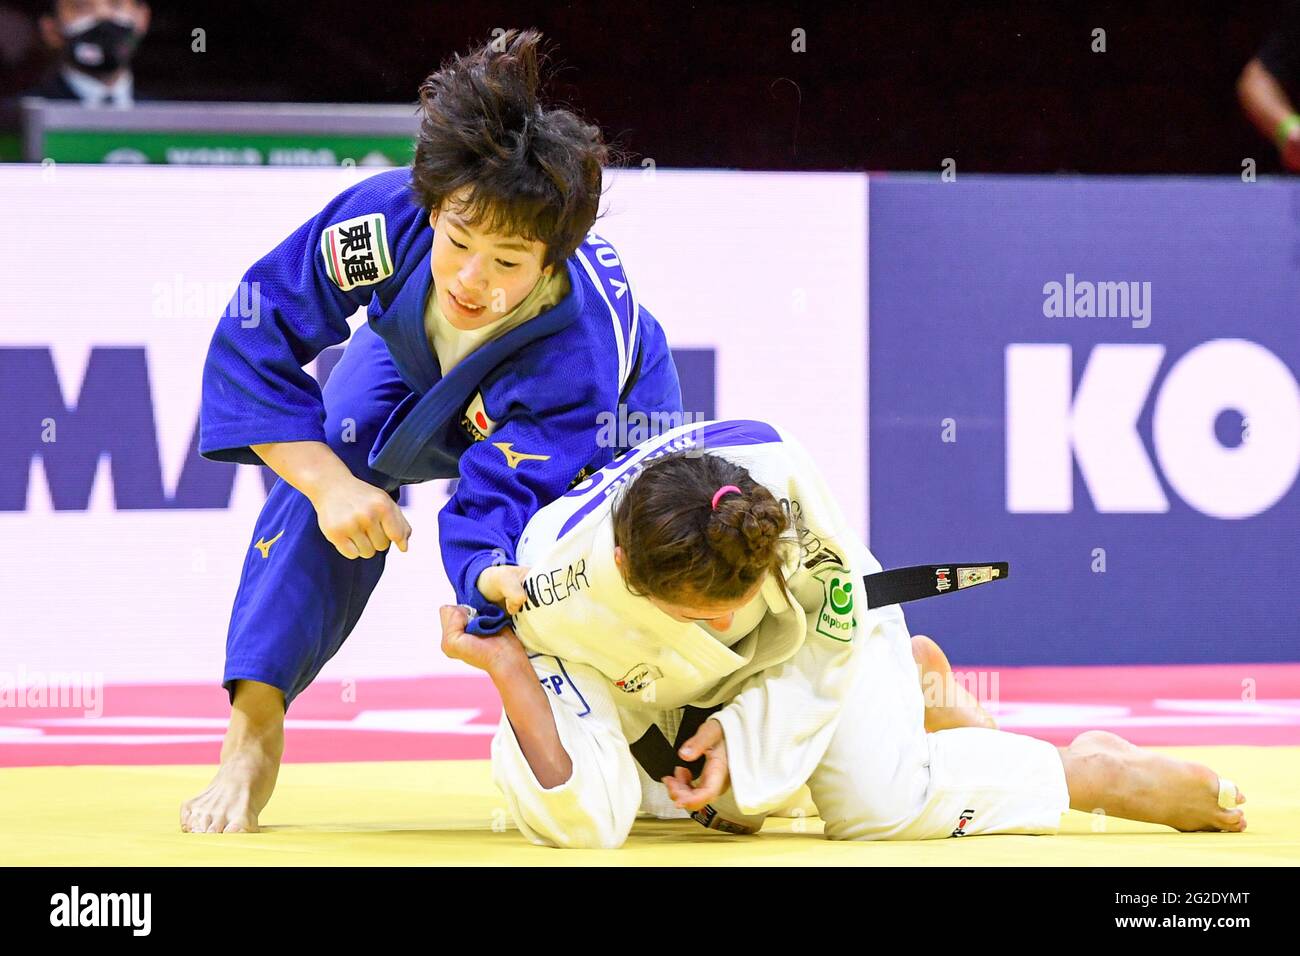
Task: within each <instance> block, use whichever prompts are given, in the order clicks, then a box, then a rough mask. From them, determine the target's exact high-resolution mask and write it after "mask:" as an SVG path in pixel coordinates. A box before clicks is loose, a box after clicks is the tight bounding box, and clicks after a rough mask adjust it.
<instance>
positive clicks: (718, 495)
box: [713, 485, 744, 511]
mask: <svg viewBox="0 0 1300 956" xmlns="http://www.w3.org/2000/svg"><path fill="white" fill-rule="evenodd" d="M728 491H734V492H735V493H736V494H738V495H743V494H744V492H743V491H741V490H740V489H739V488H737V487H736V486H735V485H723V486H722V487H721V488H719V489H718V490H717V491H715V492H714V493H713V510H714V511H717V510H718V499H719V498H721V497H722V496H723V495H725V494H726V493H727V492H728Z"/></svg>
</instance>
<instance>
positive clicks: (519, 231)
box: [411, 30, 611, 268]
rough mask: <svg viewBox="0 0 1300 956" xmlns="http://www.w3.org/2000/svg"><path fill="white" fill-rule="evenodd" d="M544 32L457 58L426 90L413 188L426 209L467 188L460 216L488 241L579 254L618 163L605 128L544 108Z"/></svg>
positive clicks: (557, 254) (508, 38)
mask: <svg viewBox="0 0 1300 956" xmlns="http://www.w3.org/2000/svg"><path fill="white" fill-rule="evenodd" d="M541 42H542V35H541V33H539V32H538V31H536V30H524V31H522V32H521V31H518V30H508V31H506V32H505V33H503V34H502V35H500V36H498V37H496V38H495V39H493V40H491V41H489V42H488V43H486V44H484V45H483V46H482V47H479V48H478V49H476V50H474V51H472V52H471V53H468V54H466V55H463V56H462V55H460V54H455V55H453V56H451V57H450V58H449V59H447V60H445V61H444V62H443V64H442V66H441V67H440V68H439V69H438V70H437V72H435V73H433V74H431V75H430V76H429V77H428V78H427V79H426V80H425V81H424V82H423V83H422V84H420V113H421V120H420V135H419V139H418V141H417V143H416V148H415V160H414V162H413V163H412V169H411V188H412V190H413V191H414V192H415V195H416V197H417V199H418V201H419V202H420V204H421V205H422V206H423V207H424V208H425V209H427V210H435V209H440V208H442V204H443V201H444V200H445V199H446V198H447V197H449V196H453V195H455V194H457V193H458V192H459V191H460V190H461V189H463V188H465V187H468V188H469V190H470V192H469V195H468V197H467V201H466V202H465V204H464V205H463V206H461V207H459V208H458V210H457V211H458V213H459V214H460V215H462V216H463V217H464V218H465V219H466V221H468V222H469V223H471V224H472V225H475V226H479V227H481V228H483V229H485V230H486V231H488V232H493V233H500V234H503V235H512V236H521V237H523V238H524V239H526V240H538V241H541V242H543V243H545V245H546V256H545V261H544V262H543V263H542V265H543V268H545V267H546V266H550V265H554V264H556V263H559V262H563V261H564V260H565V259H567V258H568V257H569V256H571V255H573V252H574V250H575V249H577V248H578V246H579V245H580V244H581V243H582V241H583V239H584V237H585V236H586V234H587V231H588V230H589V229H591V227H592V225H593V224H594V223H595V221H596V217H597V215H598V207H599V204H600V190H601V169H602V167H603V166H605V165H606V164H607V163H608V162H609V160H610V157H611V148H610V147H609V146H607V145H606V144H605V142H604V139H603V137H602V135H601V132H600V129H599V127H597V126H595V125H592V124H589V123H586V122H584V121H583V120H582V119H581V118H579V117H578V116H577V115H575V114H574V113H573V112H571V111H569V110H567V109H548V108H546V107H545V106H543V104H542V103H541V102H540V101H539V98H538V91H539V89H540V87H541V86H542V83H543V70H544V67H545V66H546V61H547V57H546V55H545V53H544V51H542V49H541Z"/></svg>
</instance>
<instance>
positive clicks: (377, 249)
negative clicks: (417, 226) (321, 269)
mask: <svg viewBox="0 0 1300 956" xmlns="http://www.w3.org/2000/svg"><path fill="white" fill-rule="evenodd" d="M320 254H321V257H322V258H323V259H324V260H325V271H326V272H327V273H328V274H329V277H330V280H331V281H333V283H334V284H335V285H336V286H338V287H339V288H340V289H342V290H343V291H344V292H347V291H348V290H349V289H355V288H356V287H357V286H362V285H374V284H375V283H376V282H382V281H383V280H384V279H387V278H388V277H389V276H390V275H392V274H393V257H392V255H391V254H390V253H389V251H388V229H387V227H386V224H385V223H384V214H383V213H381V212H375V213H371V214H370V215H368V216H357V217H356V218H355V219H346V220H344V221H343V222H336V223H334V225H332V226H330V227H329V228H328V229H326V230H325V231H324V232H323V233H321V237H320Z"/></svg>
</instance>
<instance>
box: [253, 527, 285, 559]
mask: <svg viewBox="0 0 1300 956" xmlns="http://www.w3.org/2000/svg"><path fill="white" fill-rule="evenodd" d="M283 537H284V532H283V531H281V532H280V533H279V534H277V535H276V536H275V537H274V538H272V539H271V540H270V541H267V540H266V539H265V538H258V539H257V540H256V541H254V542H253V547H255V548H256V549H257V550H258V551H261V552H262V560H263V561H265V560H266V559H267V558H269V557H270V556H271V545H273V544H275V543H276V542H277V541H279V540H280V539H281V538H283Z"/></svg>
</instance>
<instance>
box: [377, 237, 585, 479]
mask: <svg viewBox="0 0 1300 956" xmlns="http://www.w3.org/2000/svg"><path fill="white" fill-rule="evenodd" d="M565 268H567V269H568V272H569V288H570V290H571V291H570V293H569V295H567V296H565V298H564V299H563V301H561V302H560V303H559V304H558V305H556V306H555V308H553V309H548V310H547V311H545V312H543V313H541V314H540V315H538V316H537V317H536V318H533V319H529V320H528V321H527V322H525V323H523V324H522V325H518V326H516V327H515V328H513V329H511V330H510V331H509V332H507V333H505V334H504V335H502V336H501V337H500V338H496V339H493V340H492V341H491V342H488V343H487V344H486V345H483V346H482V347H481V348H478V349H476V350H475V351H474V352H472V353H470V355H468V356H467V357H466V358H465V359H463V360H462V361H461V362H460V363H459V364H458V365H457V366H456V367H455V368H453V369H452V370H451V372H450V373H448V374H447V375H445V376H444V375H442V374H441V371H440V370H439V368H438V362H437V359H436V358H435V356H434V354H433V349H432V348H431V347H430V346H429V340H428V338H427V337H426V336H425V332H424V306H425V301H426V299H427V298H428V292H429V287H430V286H431V285H432V282H433V278H432V273H431V272H430V269H429V267H428V265H427V263H426V265H425V267H424V269H423V275H422V277H420V278H419V279H418V281H411V282H408V283H407V284H406V286H405V287H404V288H403V289H402V291H401V293H399V294H398V295H397V297H396V298H395V299H394V300H393V303H392V305H391V306H390V307H389V308H388V310H387V313H386V314H385V315H384V316H383V317H382V318H380V319H377V320H376V329H375V331H377V332H379V334H380V335H382V336H383V338H384V339H385V341H386V342H388V346H389V351H391V352H392V353H393V361H394V364H396V365H397V366H398V371H399V372H400V373H401V374H402V377H403V378H404V379H406V381H407V384H408V385H411V386H412V387H413V388H414V390H415V391H424V394H423V395H422V396H421V397H420V399H419V400H418V401H417V402H415V404H414V405H413V406H412V407H411V408H410V410H409V411H408V412H406V414H405V417H404V418H403V420H402V422H401V423H400V424H399V425H397V427H396V428H394V429H393V430H392V431H391V433H390V434H389V435H388V437H387V438H386V439H384V440H383V445H382V447H377V448H374V449H371V452H370V465H371V467H373V468H375V469H377V470H379V471H382V472H384V473H385V474H388V475H392V476H393V477H394V478H407V479H415V480H423V479H426V478H428V477H430V475H429V474H426V472H427V471H428V469H425V468H419V467H416V464H417V460H418V459H419V458H420V456H421V453H422V452H423V451H424V449H425V446H426V445H428V444H429V443H430V442H431V441H434V440H436V439H437V438H438V437H439V436H440V434H441V432H442V429H443V428H444V426H445V425H446V422H447V419H448V418H449V417H451V416H452V415H454V414H456V413H457V412H459V411H460V410H461V409H462V408H463V407H464V406H465V405H466V404H467V403H468V402H469V399H470V396H471V395H472V393H473V392H474V390H475V389H476V388H478V387H479V386H480V384H481V383H482V381H483V379H484V378H485V377H486V376H487V375H488V374H489V373H490V372H491V371H492V370H493V369H494V368H496V367H497V366H498V365H500V364H501V363H502V362H504V361H506V360H508V359H509V358H510V356H512V355H513V354H514V353H516V352H518V351H520V350H521V349H522V348H524V347H525V346H526V345H528V344H529V343H531V342H534V341H536V340H537V339H540V338H544V337H545V336H548V335H552V334H554V333H556V332H558V331H560V330H561V329H563V328H565V327H566V326H568V325H570V324H572V323H573V322H574V321H576V320H577V319H578V317H579V316H580V315H581V314H582V310H583V306H584V303H585V299H586V294H585V287H584V284H583V278H582V276H581V274H580V271H579V268H578V266H576V265H575V264H574V260H573V259H572V258H570V259H568V260H566V261H565ZM408 290H410V291H409V294H408ZM372 317H373V313H372ZM380 323H383V325H384V326H385V327H384V328H380ZM398 349H400V350H401V351H402V353H403V354H402V356H401V357H400V358H399V357H398ZM408 376H409V377H408ZM425 383H428V384H427V385H426V384H425ZM418 386H424V388H423V389H422V388H420V387H418ZM403 404H405V403H403ZM399 411H400V409H399ZM385 431H387V429H385ZM381 438H382V436H381Z"/></svg>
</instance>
